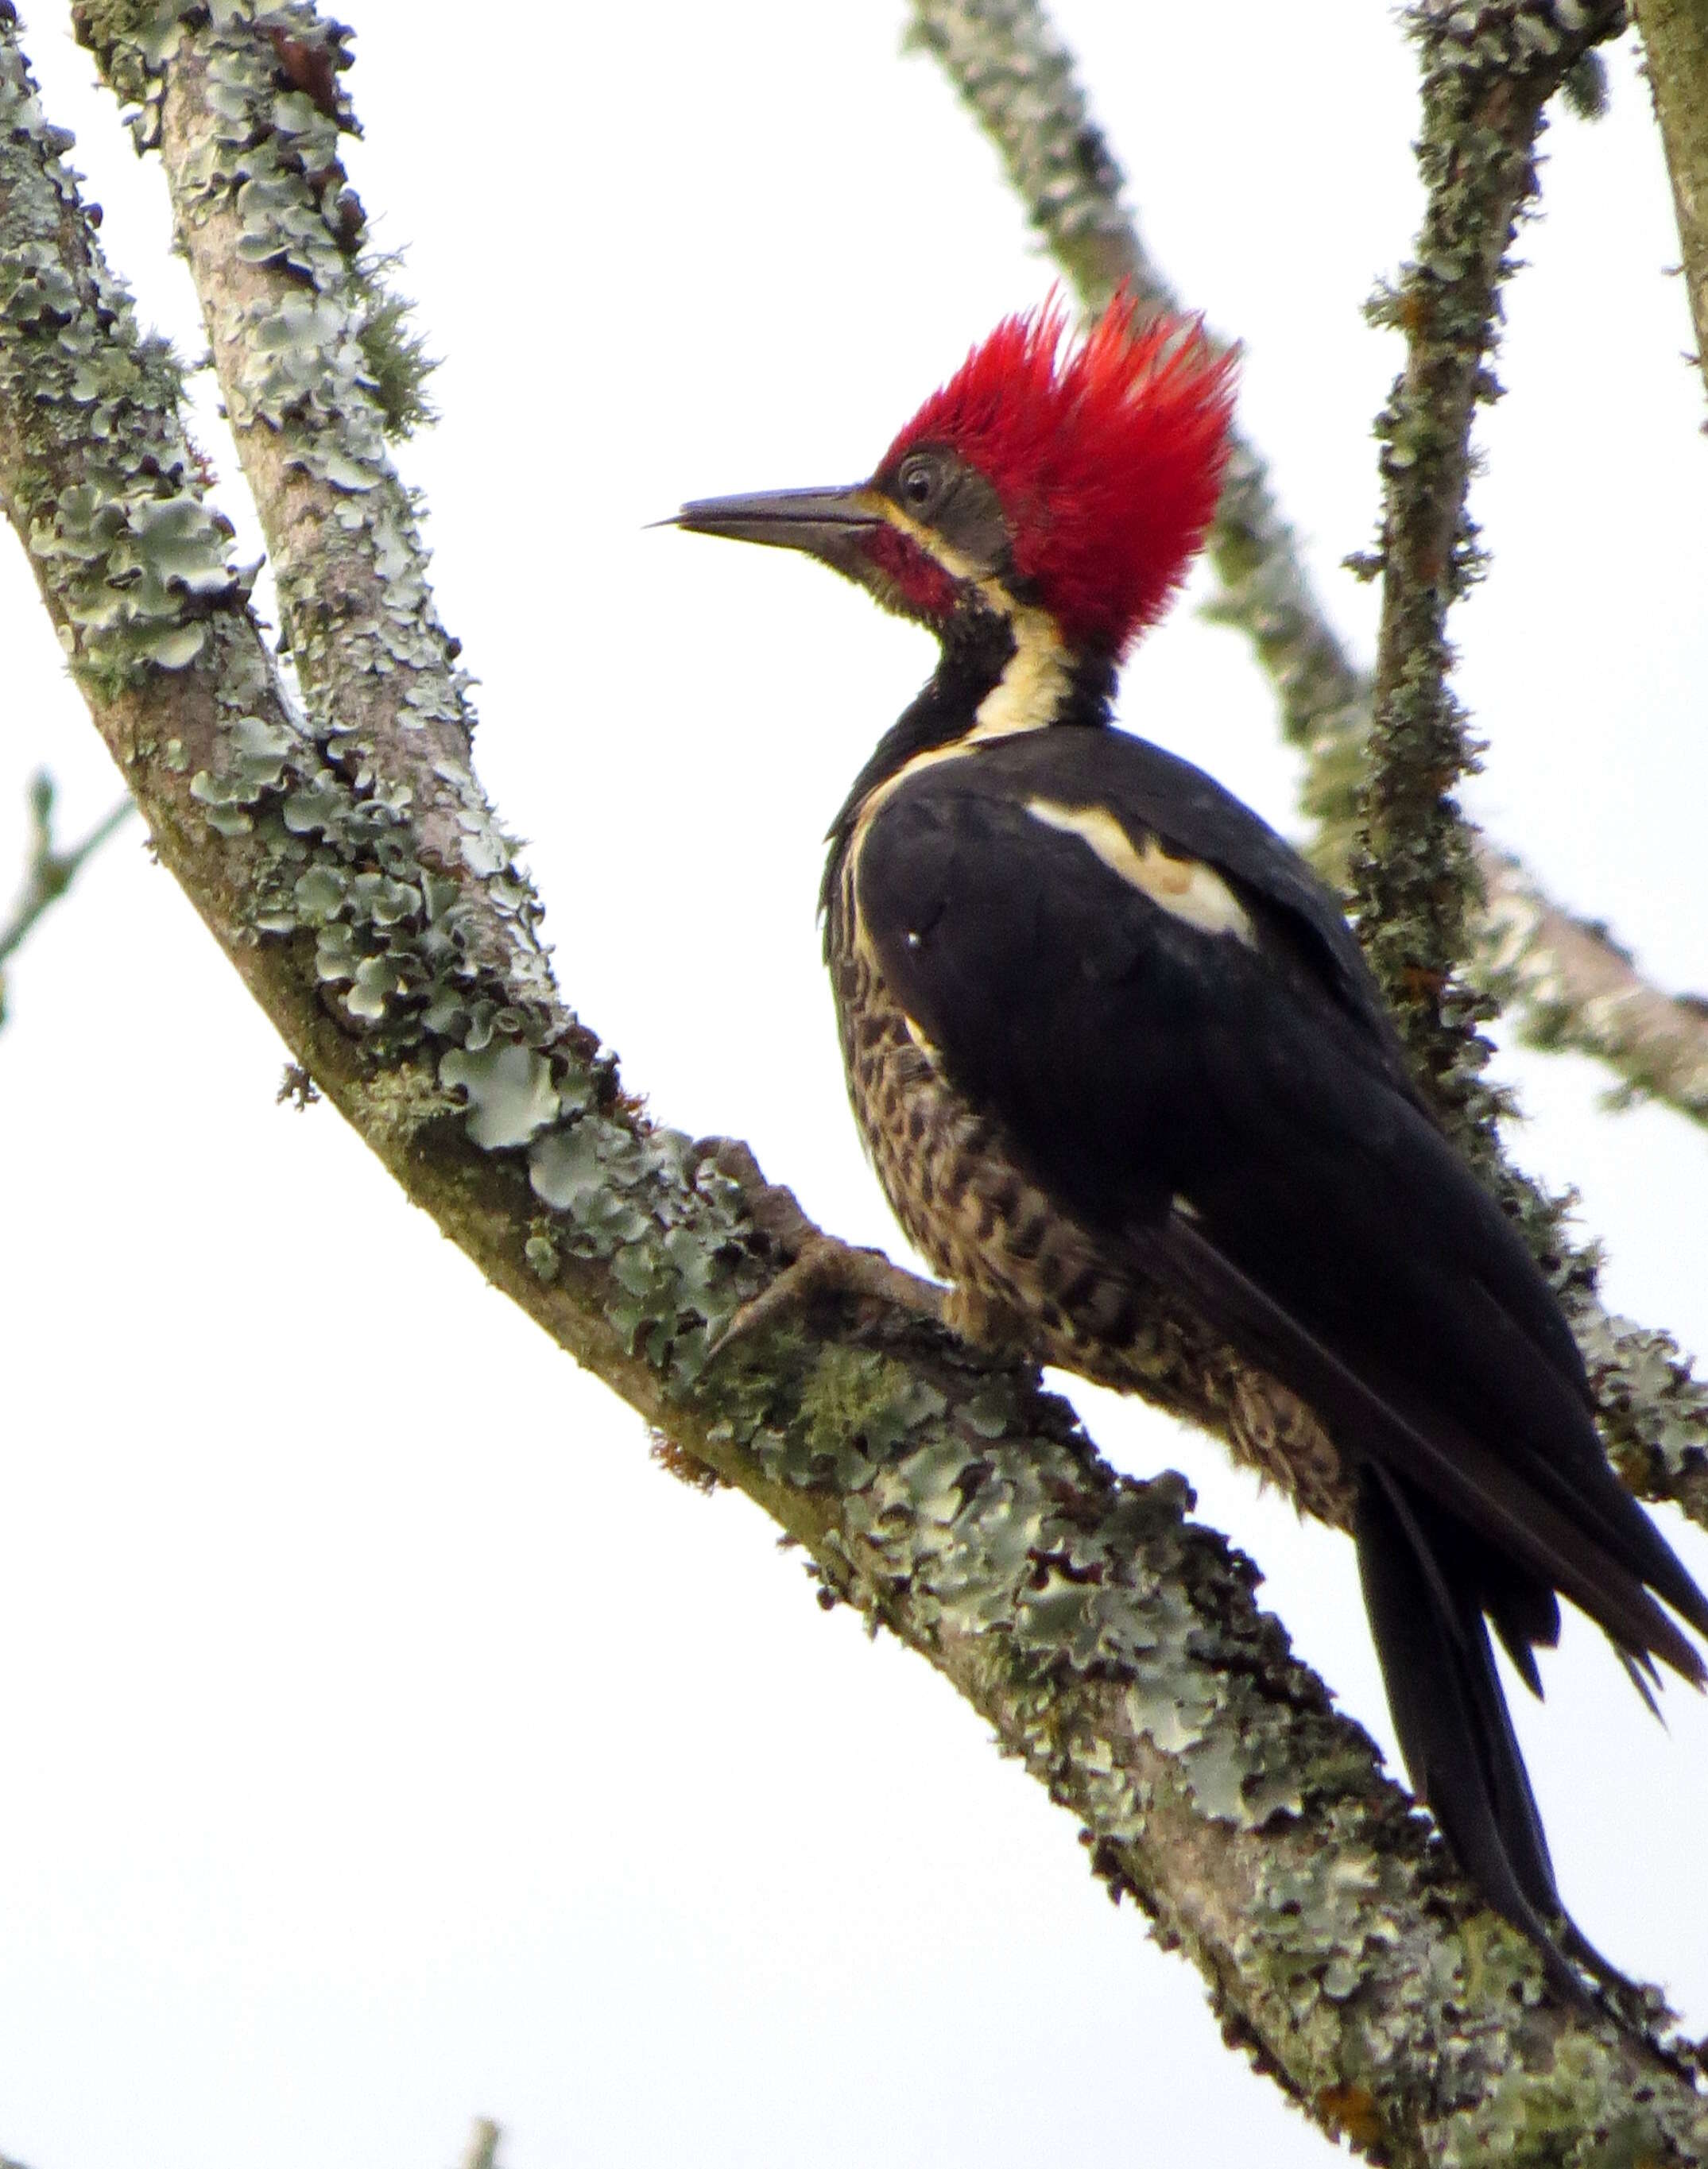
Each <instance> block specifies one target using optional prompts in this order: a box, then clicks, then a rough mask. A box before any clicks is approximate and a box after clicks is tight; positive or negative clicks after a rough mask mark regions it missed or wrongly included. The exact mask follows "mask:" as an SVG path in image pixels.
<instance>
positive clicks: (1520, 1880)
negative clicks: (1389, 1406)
mask: <svg viewBox="0 0 1708 2169" xmlns="http://www.w3.org/2000/svg"><path fill="white" fill-rule="evenodd" d="M1354 1533H1355V1535H1356V1537H1357V1540H1358V1563H1359V1575H1360V1577H1361V1579H1362V1581H1363V1584H1364V1600H1365V1608H1366V1610H1367V1611H1368V1612H1369V1614H1370V1627H1371V1630H1372V1632H1373V1633H1374V1635H1375V1644H1376V1651H1377V1655H1379V1657H1380V1658H1381V1668H1382V1678H1383V1681H1384V1684H1385V1685H1386V1689H1387V1697H1388V1707H1389V1708H1390V1709H1391V1712H1392V1713H1393V1719H1394V1729H1395V1730H1396V1731H1397V1733H1398V1735H1399V1740H1400V1751H1401V1752H1402V1755H1403V1756H1405V1760H1406V1767H1407V1770H1408V1771H1409V1772H1410V1773H1411V1778H1412V1783H1413V1787H1414V1788H1416V1790H1417V1792H1418V1794H1419V1795H1420V1796H1421V1797H1422V1798H1423V1799H1424V1800H1426V1801H1427V1802H1428V1804H1429V1809H1430V1810H1431V1812H1432V1813H1433V1814H1434V1818H1435V1820H1436V1822H1437V1823H1438V1824H1439V1826H1440V1829H1441V1832H1442V1835H1443V1836H1445V1838H1446V1840H1447V1842H1448V1844H1449V1845H1450V1847H1452V1849H1453V1852H1454V1853H1455V1855H1456V1856H1457V1857H1458V1859H1459V1862H1460V1863H1461V1866H1462V1867H1463V1868H1464V1869H1465V1871H1466V1873H1467V1874H1468V1875H1469V1876H1470V1877H1471V1879H1472V1880H1473V1881H1474V1882H1475V1883H1476V1884H1477V1887H1478V1889H1480V1890H1481V1891H1482V1895H1483V1896H1484V1897H1485V1898H1486V1899H1487V1900H1488V1902H1489V1904H1490V1905H1493V1907H1494V1909H1495V1911H1497V1912H1498V1913H1499V1914H1500V1915H1501V1916H1503V1918H1504V1919H1506V1920H1508V1921H1510V1922H1511V1923H1512V1925H1513V1927H1515V1928H1517V1929H1518V1930H1519V1932H1521V1933H1522V1934H1523V1935H1524V1936H1526V1937H1529V1939H1530V1942H1531V1943H1534V1944H1535V1948H1537V1950H1538V1951H1539V1952H1540V1954H1541V1958H1542V1964H1543V1966H1544V1969H1545V1970H1546V1974H1547V1976H1548V1979H1549V1980H1550V1982H1551V1985H1553V1986H1554V1987H1555V1988H1556V1990H1558V1991H1559V1992H1560V1993H1561V1994H1562V1995H1563V1996H1567V1997H1568V1998H1569V1999H1570V2000H1571V2001H1573V2002H1575V2003H1577V2004H1578V2005H1580V2006H1586V2007H1594V2006H1593V2004H1592V2001H1591V1998H1590V1997H1589V1995H1588V1990H1586V1988H1585V1987H1584V1985H1583V1981H1582V1980H1581V1979H1580V1977H1579V1975H1578V1974H1577V1973H1576V1972H1575V1971H1574V1970H1573V1969H1572V1964H1571V1963H1570V1961H1572V1960H1574V1959H1575V1960H1576V1961H1577V1963H1578V1964H1580V1965H1583V1966H1587V1967H1588V1969H1590V1970H1591V1971H1592V1972H1594V1973H1595V1974H1599V1975H1600V1977H1601V1978H1602V1979H1603V1980H1607V1981H1610V1982H1611V1983H1620V1982H1621V1981H1622V1980H1623V1976H1622V1975H1621V1974H1619V1973H1618V1971H1617V1970H1616V1969H1615V1968H1614V1967H1613V1966H1611V1965H1610V1964H1608V1962H1607V1960H1606V1959H1604V1958H1602V1957H1601V1955H1600V1953H1599V1952H1597V1951H1596V1950H1595V1949H1594V1946H1593V1945H1591V1944H1590V1943H1588V1941H1587V1939H1586V1938H1585V1937H1583V1936H1582V1935H1581V1934H1580V1933H1579V1932H1578V1929H1577V1928H1576V1927H1575V1926H1574V1925H1573V1924H1572V1921H1570V1920H1569V1919H1568V1918H1567V1915H1566V1911H1565V1908H1564V1907H1563V1906H1562V1904H1561V1902H1560V1893H1559V1889H1558V1886H1557V1885H1556V1883H1555V1880H1554V1868H1553V1863H1552V1862H1551V1860H1550V1858H1549V1857H1548V1846H1547V1840H1546V1838H1545V1837H1544V1836H1543V1835H1542V1825H1541V1818H1540V1815H1538V1813H1537V1810H1536V1803H1535V1795H1534V1794H1533V1793H1532V1792H1531V1790H1530V1779H1529V1777H1528V1776H1527V1775H1526V1774H1525V1771H1524V1761H1523V1758H1522V1757H1521V1756H1520V1755H1519V1744H1518V1740H1517V1737H1516V1735H1514V1731H1513V1726H1512V1718H1511V1715H1510V1713H1508V1709H1507V1705H1506V1697H1505V1696H1504V1694H1503V1692H1502V1690H1501V1685H1500V1681H1499V1678H1498V1675H1497V1673H1496V1671H1495V1669H1494V1653H1493V1647H1492V1645H1491V1644H1490V1641H1489V1635H1488V1627H1487V1621H1486V1620H1485V1618H1484V1616H1483V1611H1482V1600H1481V1598H1480V1596H1479V1593H1478V1591H1477V1588H1476V1586H1475V1585H1474V1584H1473V1583H1472V1582H1471V1581H1470V1580H1467V1579H1466V1577H1465V1575H1463V1573H1462V1571H1461V1570H1460V1569H1459V1566H1458V1564H1457V1563H1458V1562H1459V1561H1460V1560H1462V1559H1463V1557H1464V1553H1465V1546H1464V1543H1463V1539H1462V1537H1460V1536H1458V1534H1457V1532H1453V1531H1451V1530H1450V1527H1448V1526H1447V1525H1446V1517H1445V1516H1444V1515H1443V1514H1442V1512H1441V1511H1440V1509H1439V1507H1436V1506H1434V1504H1433V1502H1431V1501H1429V1500H1426V1499H1423V1498H1422V1497H1420V1496H1418V1495H1416V1494H1415V1493H1409V1492H1408V1491H1407V1487H1406V1486H1405V1485H1404V1484H1403V1483H1402V1480H1401V1479H1398V1478H1397V1477H1394V1476H1392V1475H1391V1474H1388V1473H1387V1472H1386V1471H1385V1470H1383V1469H1381V1468H1378V1467H1376V1466H1375V1465H1374V1464H1370V1463H1366V1465H1365V1467H1364V1468H1363V1469H1361V1470H1360V1472H1359V1484H1358V1501H1357V1509H1356V1514H1355V1519H1354ZM1530 1669H1533V1667H1531V1668H1530Z"/></svg>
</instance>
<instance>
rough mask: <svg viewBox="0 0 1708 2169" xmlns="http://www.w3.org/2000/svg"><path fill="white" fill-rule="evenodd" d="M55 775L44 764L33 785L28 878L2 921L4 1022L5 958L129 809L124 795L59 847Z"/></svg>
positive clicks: (1, 1009) (1, 1016)
mask: <svg viewBox="0 0 1708 2169" xmlns="http://www.w3.org/2000/svg"><path fill="white" fill-rule="evenodd" d="M53 797H54V790H53V778H52V777H51V775H49V774H48V772H47V770H45V768H44V769H40V770H38V771H37V773H36V774H35V775H34V776H33V777H32V778H31V779H30V785H29V831H30V834H29V858H28V859H27V861H25V863H24V879H23V880H22V881H21V882H19V887H18V894H17V897H16V898H15V899H14V901H13V906H12V915H11V917H10V918H9V919H7V920H6V921H5V923H4V925H0V1026H3V1025H4V1024H5V1022H6V960H7V958H8V957H14V956H16V954H17V953H18V951H19V950H20V949H21V948H22V947H23V946H24V942H25V941H28V939H29V935H30V933H31V931H32V930H33V929H34V927H35V924H36V921H37V920H38V919H40V918H41V916H42V914H44V913H45V912H46V911H49V910H51V909H52V907H53V906H54V905H55V904H56V903H58V902H59V900H60V898H61V897H62V896H63V895H64V894H65V893H66V891H67V889H68V888H69V887H71V885H72V882H74V881H75V880H76V879H77V876H78V875H79V874H80V873H81V872H82V869H83V867H84V866H86V865H87V864H88V861H89V860H90V859H91V858H93V855H94V854H95V853H96V852H97V851H98V850H100V848H101V846H102V845H103V844H104V843H105V842H106V841H107V840H108V839H109V837H111V836H113V835H114V834H116V833H117V831H118V829H119V828H120V825H121V824H122V823H123V822H124V820H125V817H126V815H127V814H129V813H130V811H131V805H130V800H129V799H128V798H121V799H120V801H119V802H118V804H117V805H116V806H114V807H111V808H110V809H109V811H108V812H107V813H104V814H103V815H102V817H101V818H100V819H99V820H98V822H97V823H95V825H94V827H93V829H90V831H89V833H88V835H87V836H85V837H84V839H83V840H82V843H80V844H74V845H72V848H71V849H70V850H68V851H66V850H60V849H59V847H58V846H57V845H56V844H55V842H54V839H53Z"/></svg>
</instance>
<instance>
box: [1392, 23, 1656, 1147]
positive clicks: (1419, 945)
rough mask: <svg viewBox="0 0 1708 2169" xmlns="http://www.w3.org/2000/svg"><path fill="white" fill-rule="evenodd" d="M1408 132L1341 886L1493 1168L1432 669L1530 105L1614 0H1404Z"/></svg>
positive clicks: (1526, 165)
mask: <svg viewBox="0 0 1708 2169" xmlns="http://www.w3.org/2000/svg"><path fill="white" fill-rule="evenodd" d="M1407 21H1408V27H1409V29H1410V30H1411V34H1412V36H1413V40H1414V41H1415V42H1416V44H1417V45H1418V49H1419V53H1420V56H1421V59H1422V63H1423V129H1422V133H1421V136H1420V138H1419V141H1418V147H1417V148H1418V163H1419V166H1420V168H1421V169H1422V173H1423V181H1424V185H1425V187H1426V189H1427V190H1428V200H1427V204H1426V206H1425V210H1424V215H1423V231H1422V232H1421V234H1420V235H1419V237H1418V248H1417V254H1416V256H1415V257H1414V258H1413V261H1412V262H1410V263H1409V264H1407V266H1406V268H1405V270H1404V273H1403V274H1402V278H1401V280H1400V283H1399V285H1398V287H1397V289H1396V290H1393V291H1391V292H1388V293H1385V294H1384V295H1382V296H1381V297H1380V298H1379V300H1378V302H1377V304H1376V305H1375V317H1376V320H1377V321H1378V322H1382V323H1386V324H1389V325H1391V326H1392V327H1394V328H1396V329H1398V330H1400V331H1402V332H1403V333H1404V335H1405V338H1406V362H1405V367H1404V369H1403V370H1402V373H1401V375H1400V377H1399V379H1398V381H1397V383H1396V384H1395V386H1394V389H1393V392H1392V395H1391V397H1390V400H1389V402H1388V405H1387V407H1386V408H1385V409H1384V411H1383V412H1382V413H1381V415H1380V416H1379V417H1378V418H1377V424H1376V431H1377V435H1378V437H1379V439H1380V440H1381V447H1382V449H1381V477H1382V494H1383V513H1382V525H1381V553H1380V562H1381V568H1382V613H1381V637H1380V641H1379V645H1378V650H1377V657H1376V672H1375V719H1374V725H1373V728H1372V731H1371V735H1370V747H1369V751H1368V754H1367V757H1366V763H1365V777H1364V781H1363V785H1362V788H1361V791H1360V794H1359V848H1358V851H1357V854H1356V856H1355V858H1354V866H1353V887H1354V899H1355V902H1356V905H1357V908H1358V914H1359V925H1360V930H1361V931H1362V933H1363V936H1364V940H1365V947H1366V949H1367V951H1368V953H1369V956H1370V962H1371V963H1372V965H1373V966H1374V967H1375V972H1376V974H1377V976H1378V978H1380V979H1381V982H1382V984H1383V986H1384V988H1385V989H1386V993H1387V995H1388V999H1389V1000H1390V1002H1391V1005H1392V1006H1393V1009H1394V1012H1395V1015H1396V1016H1397V1019H1398V1021H1399V1023H1400V1027H1401V1030H1402V1032H1403V1033H1404V1035H1405V1037H1406V1038H1407V1042H1408V1044H1409V1046H1410V1048H1411V1053H1412V1056H1413V1060H1414V1062H1415V1063H1416V1064H1417V1066H1418V1070H1419V1072H1420V1074H1422V1075H1423V1077H1424V1078H1426V1079H1428V1081H1429V1084H1430V1086H1431V1088H1432V1090H1433V1093H1434V1098H1435V1100H1436V1103H1437V1105H1438V1106H1439V1108H1440V1109H1441V1111H1443V1113H1444V1115H1445V1116H1447V1118H1448V1119H1449V1121H1450V1123H1451V1124H1452V1126H1453V1127H1455V1129H1456V1130H1457V1131H1458V1132H1459V1133H1460V1135H1461V1139H1462V1140H1463V1141H1464V1142H1465V1143H1466V1144H1467V1145H1468V1146H1469V1147H1470V1148H1472V1149H1473V1150H1477V1151H1479V1152H1480V1156H1481V1157H1482V1158H1483V1159H1484V1160H1485V1162H1486V1163H1487V1164H1489V1165H1490V1166H1493V1165H1494V1164H1496V1162H1497V1159H1498V1143H1497V1141H1496V1138H1495V1122H1496V1117H1497V1116H1498V1111H1499V1109H1498V1100H1497V1099H1496V1096H1495V1095H1493V1093H1492V1092H1490V1090H1488V1088H1487V1084H1485V1082H1484V1080H1483V1076H1482V1069H1483V1063H1484V1061H1485V1058H1486V1056H1487V1042H1486V1041H1485V1040H1484V1039H1483V1038H1482V1037H1481V1035H1480V1034H1479V1032H1478V1031H1477V1022H1478V1021H1479V1019H1481V1018H1482V1017H1484V1016H1486V1015H1487V1014H1488V1005H1487V999H1486V997H1483V996H1480V995H1479V994H1477V993H1475V992H1473V991H1472V990H1471V989H1469V988H1468V987H1467V985H1466V983H1465V981H1464V979H1463V978H1462V977H1461V970H1462V967H1463V966H1464V963H1465V962H1466V958H1467V957H1468V956H1469V954H1470V952H1471V946H1472V931H1471V930H1472V926H1473V923H1474V921H1475V919H1476V918H1477V915H1478V914H1479V912H1480V910H1481V908H1482V887H1481V882H1480V880H1479V878H1478V874H1477V860H1476V852H1475V849H1474V845H1473V840H1472V836H1471V827H1470V823H1468V822H1467V821H1466V818H1465V816H1464V814H1463V813H1462V812H1461V809H1460V806H1459V802H1458V800H1457V798H1456V797H1455V796H1454V793H1455V788H1456V786H1458V784H1459V783H1460V781H1461V780H1462V779H1463V778H1464V777H1465V776H1466V775H1470V774H1471V772H1472V771H1473V770H1475V768H1476V767H1477V748H1476V746H1475V744H1474V743H1473V741H1472V739H1471V733H1470V729H1469V727H1468V722H1467V719H1466V716H1465V713H1464V711H1463V710H1462V709H1461V707H1460V706H1459V703H1458V701H1456V700H1455V697H1454V695H1453V693H1452V691H1451V690H1450V687H1449V685H1448V683H1447V678H1448V672H1449V669H1450V664H1451V656H1450V651H1449V648H1448V645H1447V613H1448V611H1449V610H1450V608H1451V606H1452V605H1453V604H1454V603H1455V602H1456V601H1457V600H1459V598H1460V597H1461V595H1462V594H1464V593H1465V592H1466V589H1467V588H1468V587H1469V586H1470V585H1471V582H1472V581H1473V580H1474V579H1475V578H1477V574H1478V573H1479V571H1480V569H1481V559H1480V556H1479V553H1478V552H1477V541H1476V530H1475V528H1474V526H1473V525H1472V524H1471V520H1470V516H1469V514H1468V513H1467V511H1466V490H1467V488H1468V485H1469V482H1470V476H1471V418H1472V415H1473V413H1474V412H1475V410H1476V408H1477V402H1479V401H1480V400H1483V399H1488V398H1492V397H1495V396H1496V394H1497V392H1498V386H1497V385H1496V384H1495V381H1494V379H1493V375H1492V372H1491V370H1490V362H1491V360H1492V358H1493V351H1494V346H1495V341H1496V312H1497V307H1498V293H1499V290H1500V285H1501V282H1502V281H1503V280H1504V279H1505V277H1506V276H1507V274H1508V271H1509V270H1510V269H1511V266H1510V264H1509V262H1508V255H1507V251H1508V247H1509V245H1510V243H1511V242H1512V239H1513V236H1514V232H1516V229H1517V225H1518V221H1519V216H1520V214H1521V212H1522V211H1524V207H1525V206H1526V205H1527V204H1528V202H1529V200H1530V196H1531V195H1532V194H1533V193H1534V191H1535V185H1536V171H1535V143H1536V138H1537V136H1538V135H1539V133H1540V130H1541V128H1542V125H1543V107H1544V106H1545V104H1546V102H1547V100H1548V99H1550V98H1551V96H1552V95H1553V93H1555V92H1556V90H1557V89H1558V88H1560V85H1561V83H1562V82H1563V81H1564V79H1565V77H1567V74H1568V73H1569V72H1571V70H1572V68H1573V67H1575V66H1576V65H1577V63H1578V61H1579V60H1580V59H1581V58H1582V57H1583V55H1584V54H1585V53H1586V52H1587V51H1589V49H1590V48H1591V46H1592V45H1594V44H1596V43H1598V42H1599V40H1602V39H1604V38H1606V37H1609V36H1611V35H1613V34H1614V32H1615V31H1616V30H1618V29H1620V28H1621V27H1622V26H1623V24H1624V21H1625V8H1624V5H1623V0H1557V4H1556V0H1499V4H1497V3H1496V0H1482V4H1479V5H1476V6H1471V7H1466V6H1463V5H1461V4H1460V0H1418V4H1416V5H1414V6H1413V8H1412V9H1411V11H1410V13H1409V16H1408V19H1407Z"/></svg>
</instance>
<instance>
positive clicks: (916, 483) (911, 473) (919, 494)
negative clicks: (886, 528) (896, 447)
mask: <svg viewBox="0 0 1708 2169" xmlns="http://www.w3.org/2000/svg"><path fill="white" fill-rule="evenodd" d="M896 481H897V487H898V488H899V489H900V491H901V493H902V502H903V503H904V504H910V505H912V506H913V508H914V509H915V510H916V511H917V510H918V509H919V508H920V507H921V506H923V505H927V504H930V502H931V500H932V498H934V497H935V496H936V494H937V484H938V481H939V475H938V471H937V466H936V462H935V461H932V460H923V459H915V460H904V461H902V472H901V473H900V474H899V475H897V477H896Z"/></svg>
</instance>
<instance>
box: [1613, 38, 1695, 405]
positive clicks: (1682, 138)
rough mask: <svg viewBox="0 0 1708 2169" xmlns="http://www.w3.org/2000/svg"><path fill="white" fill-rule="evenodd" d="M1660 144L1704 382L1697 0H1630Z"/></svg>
mask: <svg viewBox="0 0 1708 2169" xmlns="http://www.w3.org/2000/svg"><path fill="white" fill-rule="evenodd" d="M1631 13H1632V14H1633V15H1634V16H1635V17H1636V25H1637V29H1639V30H1640V31H1641V34H1642V41H1643V51H1644V53H1645V55H1646V56H1647V61H1648V72H1649V82H1650V83H1651V84H1652V86H1653V89H1654V94H1655V113H1656V116H1657V119H1658V120H1659V121H1660V124H1661V141H1662V142H1663V144H1664V145H1665V147H1666V152H1667V171H1668V173H1669V175H1670V176H1671V178H1672V183H1673V208H1674V210H1675V211H1677V212H1678V215H1679V247H1680V248H1681V249H1682V251H1683V255H1684V264H1683V269H1684V284H1685V286H1686V288H1687V289H1688V290H1689V296H1690V321H1691V322H1692V323H1693V324H1694V325H1695V328H1696V366H1697V368H1698V369H1699V370H1700V371H1701V373H1702V381H1703V384H1704V386H1705V387H1708V8H1704V7H1703V5H1702V0H1631Z"/></svg>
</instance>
